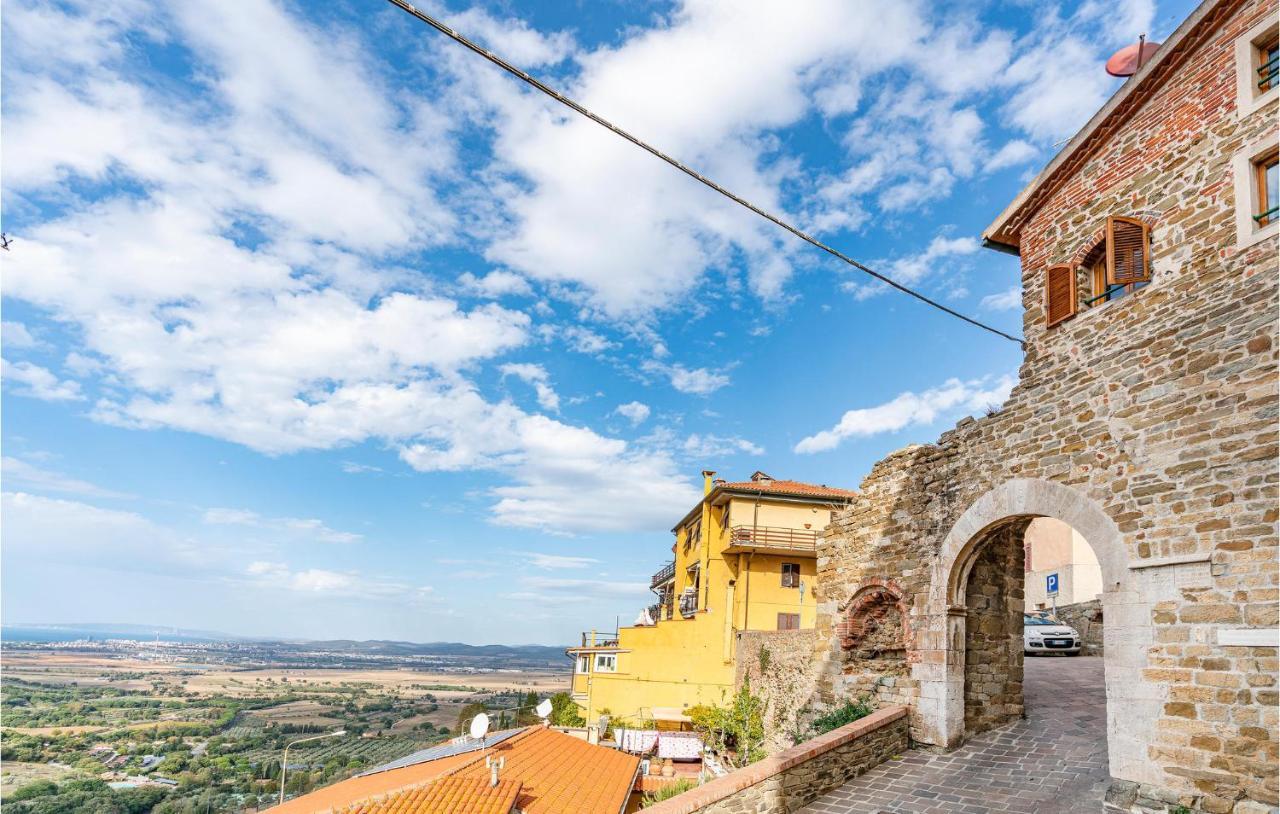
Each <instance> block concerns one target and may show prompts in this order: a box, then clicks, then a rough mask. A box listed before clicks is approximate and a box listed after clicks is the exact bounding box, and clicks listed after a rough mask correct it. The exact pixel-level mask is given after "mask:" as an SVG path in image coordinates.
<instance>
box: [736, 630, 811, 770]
mask: <svg viewBox="0 0 1280 814" xmlns="http://www.w3.org/2000/svg"><path fill="white" fill-rule="evenodd" d="M816 643H817V635H816V633H815V632H814V631H813V630H744V631H742V632H740V633H738V641H737V650H736V654H737V655H736V657H735V658H734V662H735V674H734V686H735V687H741V686H742V683H743V681H745V680H749V681H750V682H751V691H752V692H753V693H755V694H756V695H758V696H760V697H761V698H763V699H764V703H765V708H764V728H765V748H766V749H767V750H768V751H769V753H770V754H773V753H776V752H779V751H781V750H783V749H786V748H787V747H789V746H792V745H793V744H795V743H796V741H797V740H800V739H801V735H800V732H799V731H798V730H797V727H798V726H799V723H798V722H797V717H798V713H799V711H800V709H801V708H802V707H803V706H804V705H805V704H806V703H807V702H808V700H809V698H810V696H812V695H813V685H814V681H813V677H812V675H811V673H812V663H813V650H814V646H815V644H816Z"/></svg>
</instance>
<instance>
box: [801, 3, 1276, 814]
mask: <svg viewBox="0 0 1280 814" xmlns="http://www.w3.org/2000/svg"><path fill="white" fill-rule="evenodd" d="M1207 5H1208V6H1209V7H1210V9H1211V13H1210V15H1209V17H1210V18H1212V19H1210V21H1209V22H1206V23H1204V25H1205V26H1207V27H1208V30H1207V31H1204V32H1200V33H1198V34H1197V35H1196V36H1194V37H1191V38H1189V39H1188V43H1190V44H1189V45H1187V46H1186V47H1187V49H1188V52H1187V54H1186V55H1185V56H1179V57H1178V60H1180V61H1178V62H1176V64H1175V66H1174V69H1173V70H1172V71H1171V72H1169V74H1168V76H1167V78H1166V79H1165V80H1164V81H1163V82H1162V83H1161V84H1160V85H1159V87H1158V88H1156V89H1155V90H1154V91H1151V92H1150V94H1149V97H1148V98H1147V99H1146V101H1145V102H1144V103H1143V104H1142V105H1141V106H1140V107H1138V108H1137V110H1136V111H1135V112H1134V113H1132V115H1130V116H1129V117H1128V118H1127V119H1126V120H1125V121H1123V122H1122V123H1121V126H1119V127H1117V128H1116V129H1115V130H1114V131H1112V132H1111V133H1110V134H1109V135H1107V136H1106V137H1105V138H1104V140H1103V141H1102V143H1101V145H1100V146H1098V147H1097V148H1096V149H1094V152H1093V154H1092V155H1091V157H1090V158H1089V160H1088V161H1086V162H1084V163H1083V164H1082V165H1081V166H1080V167H1079V169H1077V170H1076V171H1074V172H1073V174H1072V175H1071V176H1070V177H1069V178H1067V180H1066V181H1065V182H1064V183H1063V184H1061V185H1059V186H1058V187H1057V188H1056V189H1055V190H1053V191H1052V192H1050V193H1049V194H1048V195H1047V196H1046V197H1045V199H1044V201H1043V202H1042V203H1041V204H1040V205H1039V207H1038V209H1036V210H1035V211H1034V213H1033V214H1032V215H1030V217H1029V218H1028V219H1027V221H1026V222H1025V224H1024V225H1023V226H1022V227H1021V230H1020V234H1021V247H1020V248H1021V258H1022V269H1023V287H1024V307H1025V321H1024V335H1025V337H1026V340H1027V345H1026V354H1025V358H1024V361H1023V363H1022V366H1021V369H1020V371H1019V381H1018V384H1017V385H1016V387H1015V388H1014V391H1013V393H1012V394H1011V396H1010V398H1009V400H1008V401H1007V402H1006V403H1005V404H1004V405H1003V406H1002V408H1001V409H1000V410H999V411H998V412H996V413H995V414H993V415H989V416H986V417H982V418H978V419H966V420H964V421H962V422H960V423H959V424H958V425H957V426H956V427H955V428H954V429H953V430H951V431H949V432H947V433H945V434H943V435H942V437H941V438H940V439H939V441H938V442H937V443H936V444H932V445H924V446H913V447H908V448H906V449H903V450H900V451H898V452H896V453H894V454H892V455H890V456H889V457H888V458H886V459H884V460H882V461H881V462H879V463H878V464H877V465H876V466H875V467H874V468H873V470H872V472H871V473H870V475H868V477H867V478H866V479H865V481H864V482H863V484H862V489H861V492H860V494H859V497H858V498H857V499H856V500H855V501H854V502H853V503H852V504H851V506H850V507H849V508H848V510H846V511H845V512H843V513H842V514H841V515H840V516H839V517H838V518H837V519H836V520H835V522H834V523H833V525H832V526H831V528H830V529H829V530H828V531H827V534H826V536H825V538H824V539H823V540H822V541H821V542H820V544H819V551H818V555H819V557H818V569H819V573H818V586H817V591H818V594H817V600H818V601H819V603H820V614H819V619H818V626H817V637H816V638H817V642H818V651H817V654H816V658H815V662H814V665H813V667H812V669H811V680H812V685H813V688H814V698H813V700H812V701H811V703H819V704H821V703H827V704H834V703H838V702H839V701H841V700H842V699H843V698H846V697H849V696H850V695H852V694H854V688H855V687H856V686H861V685H865V684H866V682H867V681H868V679H869V678H874V675H875V670H876V669H877V668H876V667H875V666H874V665H870V664H868V663H867V662H866V661H859V662H857V663H855V664H853V665H850V664H849V662H848V659H847V656H846V654H845V652H844V650H843V648H842V638H843V637H842V632H843V631H841V630H840V629H839V628H840V626H841V625H842V623H844V617H843V613H844V610H845V609H846V608H847V607H848V605H849V603H850V602H851V601H852V600H853V598H854V596H855V595H856V594H857V593H858V592H859V591H860V590H862V589H863V588H864V587H865V586H867V585H872V584H877V582H880V581H884V580H893V581H895V584H897V585H898V586H900V589H901V592H902V595H903V602H904V604H905V605H906V607H907V619H906V620H905V622H906V624H908V625H909V626H910V627H911V629H912V630H913V643H912V646H911V647H910V649H909V650H908V651H907V653H906V661H907V662H908V664H909V665H910V670H909V673H908V674H907V675H898V676H894V677H893V681H894V682H895V693H896V697H897V698H898V699H900V700H901V701H902V702H904V703H906V704H908V705H909V706H910V707H911V731H912V735H913V737H914V738H915V739H916V740H917V741H921V742H925V743H934V744H939V745H955V744H956V743H958V742H960V741H961V740H962V739H963V737H964V735H965V729H966V727H967V726H977V727H981V726H984V725H987V724H993V723H994V720H993V721H990V722H985V723H984V722H976V721H973V720H970V721H967V722H966V721H964V718H965V717H966V710H965V709H964V707H965V706H967V705H971V704H973V703H974V702H976V701H978V700H979V699H977V698H976V697H975V693H980V694H982V695H983V696H984V698H983V699H982V700H983V701H984V703H986V704H988V705H990V706H993V707H996V708H998V709H999V712H993V713H991V714H992V715H995V716H997V717H998V716H999V715H1003V716H1006V717H1007V716H1009V715H1012V714H1015V713H1016V710H1017V708H1018V706H1019V705H1020V704H1021V685H1020V681H1021V675H1020V670H1021V664H1022V662H1021V652H1020V648H1019V653H1018V654H1017V657H1016V658H1012V657H1010V658H1005V655H1006V654H1005V651H1004V650H1002V649H1001V647H1000V646H999V641H998V640H1000V639H1001V637H1003V638H1004V640H1005V641H1006V642H1007V641H1011V640H1012V637H1011V636H1010V635H1009V633H1010V632H1009V631H1007V630H1000V629H997V628H996V627H992V626H993V625H997V623H996V622H991V623H990V624H988V623H986V622H984V621H982V618H981V617H982V610H981V609H980V608H978V607H977V605H978V604H980V602H981V601H986V600H984V599H983V596H986V595H985V594H984V595H983V596H978V595H975V594H974V593H973V591H974V590H978V591H979V593H982V591H983V590H984V589H983V588H982V585H981V583H982V581H984V580H985V581H986V582H987V583H991V582H992V581H999V580H1000V579H1001V578H1002V577H1001V574H1002V573H1006V574H1007V573H1008V572H1007V571H1003V572H1002V570H1001V569H1013V568H1014V567H1015V566H1014V563H1013V560H1012V558H1009V559H1008V561H1006V562H1003V563H1001V562H988V561H987V559H984V558H998V557H999V556H1000V554H999V551H998V550H997V548H996V547H994V546H992V545H990V544H989V541H988V537H990V535H992V534H995V533H997V532H998V529H997V530H994V531H993V529H992V528H990V527H988V525H989V524H998V523H1007V522H1008V521H1010V520H1013V519H1017V518H1029V517H1030V516H1036V515H1047V516H1056V517H1059V519H1063V520H1065V521H1067V522H1069V523H1071V524H1072V525H1073V526H1074V527H1075V528H1076V529H1077V530H1078V531H1080V532H1081V534H1083V535H1084V536H1085V538H1086V539H1087V540H1088V541H1089V542H1090V544H1091V545H1093V546H1094V548H1095V552H1096V553H1097V554H1098V557H1099V560H1100V562H1101V563H1102V568H1103V579H1104V593H1103V596H1102V607H1103V608H1104V610H1105V618H1106V628H1105V632H1104V636H1105V639H1106V645H1105V657H1106V673H1107V692H1108V732H1109V736H1108V739H1109V754H1110V764H1111V774H1112V776H1113V777H1114V778H1116V779H1118V780H1125V781H1132V782H1135V783H1142V784H1145V785H1146V786H1148V787H1158V788H1167V789H1170V790H1173V791H1174V792H1176V793H1181V794H1193V795H1195V796H1196V799H1197V800H1199V801H1200V802H1198V803H1197V807H1202V808H1204V809H1205V810H1214V811H1226V810H1229V809H1230V807H1231V806H1232V805H1240V806H1241V810H1243V809H1244V808H1245V807H1247V806H1246V805H1245V804H1244V802H1243V801H1245V800H1253V801H1258V802H1261V803H1266V804H1270V805H1275V804H1276V802H1277V770H1276V765H1277V757H1278V749H1277V701H1278V700H1280V699H1278V696H1277V686H1276V676H1277V659H1276V655H1277V651H1276V647H1275V646H1274V644H1275V643H1274V642H1271V643H1270V646H1257V645H1254V644H1251V643H1245V642H1254V641H1256V639H1250V638H1248V635H1249V634H1241V633H1239V632H1238V631H1239V630H1240V629H1249V630H1254V631H1255V635H1256V631H1258V629H1262V630H1266V631H1270V634H1263V635H1264V636H1265V635H1270V637H1271V639H1274V638H1275V637H1276V633H1275V631H1276V628H1277V623H1278V621H1280V619H1278V615H1280V614H1278V610H1277V608H1278V605H1277V599H1278V596H1280V595H1278V593H1277V586H1278V582H1280V580H1278V571H1277V568H1278V561H1277V535H1276V528H1277V526H1276V521H1277V496H1278V491H1277V470H1276V459H1277V434H1276V426H1277V424H1276V422H1277V409H1278V406H1280V405H1278V402H1277V392H1276V381H1277V373H1278V366H1277V344H1278V341H1277V340H1278V337H1277V331H1276V317H1277V308H1278V301H1277V270H1276V251H1277V242H1276V239H1275V238H1274V237H1272V238H1269V239H1266V240H1262V241H1261V242H1257V243H1254V244H1253V245H1252V246H1249V247H1247V248H1244V249H1239V250H1238V249H1237V248H1236V245H1237V244H1236V232H1235V205H1236V202H1235V199H1234V196H1235V193H1234V189H1233V185H1232V167H1231V163H1232V157H1233V155H1235V154H1236V153H1237V152H1239V151H1240V150H1241V149H1243V148H1244V146H1245V145H1247V144H1250V143H1254V142H1257V141H1258V140H1260V139H1265V138H1266V137H1267V136H1268V133H1272V134H1273V136H1272V138H1273V140H1274V131H1275V127H1276V117H1277V109H1276V104H1275V103H1274V102H1272V103H1270V104H1268V105H1266V106H1264V107H1262V108H1261V109H1260V110H1257V111H1254V112H1252V113H1250V114H1248V115H1237V113H1236V110H1235V83H1236V76H1235V65H1234V56H1233V54H1234V44H1235V41H1236V39H1237V38H1238V37H1239V36H1241V35H1242V34H1243V33H1244V32H1246V31H1248V30H1249V29H1250V28H1251V27H1254V26H1255V25H1257V24H1258V23H1259V22H1260V21H1262V20H1264V19H1265V18H1266V17H1267V15H1270V14H1274V13H1275V10H1276V3H1275V2H1274V0H1270V1H1269V2H1235V1H1232V0H1224V2H1220V3H1216V4H1207ZM1108 215H1123V216H1131V217H1134V216H1136V217H1142V218H1143V219H1144V220H1147V221H1148V222H1150V223H1152V224H1153V226H1152V229H1151V258H1152V265H1153V277H1152V281H1151V283H1150V285H1148V286H1146V287H1144V288H1142V289H1140V290H1138V291H1136V292H1134V293H1132V294H1129V295H1127V296H1125V297H1123V298H1121V299H1118V300H1115V301H1112V302H1108V303H1105V304H1103V305H1102V306H1100V307H1094V308H1090V309H1087V310H1084V311H1082V313H1080V314H1079V315H1078V316H1076V317H1075V318H1073V319H1070V320H1068V321H1066V322H1065V323H1063V324H1061V325H1059V326H1057V327H1054V328H1046V326H1045V309H1044V302H1045V291H1044V285H1043V283H1044V277H1045V269H1046V268H1047V267H1048V266H1050V265H1051V264H1054V263H1063V262H1070V260H1071V258H1073V257H1076V256H1078V255H1079V253H1080V252H1081V251H1082V248H1087V244H1090V243H1092V242H1094V241H1096V238H1097V235H1098V233H1099V228H1100V225H1101V224H1103V223H1104V222H1105V219H1106V217H1107V216H1108ZM1081 273H1082V274H1083V272H1081ZM975 541H976V542H977V543H980V544H981V545H977V544H975ZM983 546H985V548H984V547H983ZM984 552H989V553H984ZM1017 569H1018V570H1019V571H1020V569H1021V565H1020V563H1019V564H1018V565H1017ZM957 574H959V575H960V577H957ZM1021 578H1022V576H1021V574H1020V573H1019V574H1018V576H1017V579H1018V580H1021ZM957 579H960V581H959V582H956V580H957ZM974 579H978V580H979V585H978V588H976V589H975V588H974V583H973V582H972V580H974ZM1017 584H1018V586H1019V589H1020V585H1021V582H1020V581H1019V582H1018V583H1017ZM1004 587H1005V588H1007V589H1009V590H1012V589H1013V586H1012V585H1006V586H1004ZM986 598H987V599H990V597H989V596H987V597H986ZM1019 601H1020V597H1019ZM988 604H990V603H988ZM991 609H993V610H994V607H992V608H991ZM1008 610H1009V609H1008V608H1005V609H1003V610H1002V611H1001V612H1005V611H1008ZM984 625H986V626H987V627H988V628H990V629H991V630H990V635H989V636H988V639H987V641H986V642H985V643H983V642H981V641H978V642H976V643H975V640H974V639H973V636H974V635H975V632H976V633H981V631H982V629H983V627H984ZM1237 642H1239V643H1238V644H1237ZM967 647H968V648H971V649H972V650H971V652H968V653H966V648H967ZM1006 649H1007V648H1006ZM966 661H970V662H974V663H973V664H967V663H966ZM1015 662H1016V665H1017V668H1016V670H1015V667H1014V663H1015ZM969 685H974V686H969ZM979 685H980V686H979ZM965 695H968V696H969V698H968V699H967V700H968V704H966V699H965ZM973 714H974V713H972V712H970V713H968V717H970V718H971V719H972V716H973ZM1237 801H1241V802H1239V803H1237Z"/></svg>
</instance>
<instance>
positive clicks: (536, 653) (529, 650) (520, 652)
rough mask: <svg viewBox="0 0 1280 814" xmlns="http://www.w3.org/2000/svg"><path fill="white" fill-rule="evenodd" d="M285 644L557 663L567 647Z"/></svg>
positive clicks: (345, 642) (367, 652) (342, 641)
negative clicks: (513, 658)
mask: <svg viewBox="0 0 1280 814" xmlns="http://www.w3.org/2000/svg"><path fill="white" fill-rule="evenodd" d="M281 644H292V645H295V646H301V647H309V648H316V649H318V650H327V651H332V652H335V653H352V654H364V655H383V656H464V657H473V658H474V657H484V658H512V657H515V658H522V659H538V660H548V661H556V660H562V659H564V657H565V655H564V648H563V647H549V646H546V645H540V644H520V645H506V644H463V643H461V642H425V643H419V642H396V641H386V640H381V639H375V640H372V641H355V640H352V639H331V640H324V641H312V640H301V641H298V640H293V641H284V642H281Z"/></svg>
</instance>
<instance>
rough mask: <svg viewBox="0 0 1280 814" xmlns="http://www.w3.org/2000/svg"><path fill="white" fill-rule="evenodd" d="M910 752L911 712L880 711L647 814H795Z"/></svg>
mask: <svg viewBox="0 0 1280 814" xmlns="http://www.w3.org/2000/svg"><path fill="white" fill-rule="evenodd" d="M909 747H910V740H909V738H908V736H907V708H906V707H902V706H896V707H889V708H887V709H881V710H877V711H876V712H873V713H871V714H870V715H868V716H867V717H865V718H863V719H862V720H860V721H854V722H853V723H851V724H846V725H844V726H842V727H840V728H839V729H833V730H832V731H830V732H828V733H827V734H825V735H819V736H818V737H816V738H814V739H813V740H810V741H806V742H804V743H801V744H797V745H796V746H793V747H791V748H790V749H785V750H783V751H781V752H779V753H778V754H776V755H774V756H773V757H767V758H765V759H764V760H761V761H759V762H758V763H753V764H751V765H750V766H748V767H746V768H745V769H739V770H738V771H736V772H731V773H730V774H727V775H725V776H724V777H720V778H717V779H715V780H712V781H711V782H710V783H707V784H706V785H704V786H700V787H698V788H696V789H694V790H692V791H686V792H685V793H684V794H681V795H679V796H676V797H672V798H671V799H670V800H664V801H663V802H661V803H658V804H657V805H653V806H650V807H649V808H646V809H645V814H695V812H696V813H697V814H741V812H748V811H749V812H752V813H753V814H791V813H792V812H795V811H799V810H800V809H801V808H803V807H804V806H806V805H808V804H809V803H811V802H813V801H814V800H816V799H817V798H818V797H820V796H821V795H823V794H825V793H826V792H828V791H830V790H831V789H834V788H836V787H838V786H841V785H843V784H844V782H845V781H847V780H848V779H850V778H852V777H857V776H858V775H860V774H862V773H863V772H865V771H867V770H868V769H871V768H873V767H875V766H878V765H880V764H881V763H883V762H884V761H886V760H888V759H889V758H891V757H893V756H894V755H899V754H901V753H903V752H905V751H906V750H907V749H908V748H909Z"/></svg>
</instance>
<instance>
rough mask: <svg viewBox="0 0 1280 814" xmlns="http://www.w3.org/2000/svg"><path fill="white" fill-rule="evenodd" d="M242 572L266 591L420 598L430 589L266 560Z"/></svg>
mask: <svg viewBox="0 0 1280 814" xmlns="http://www.w3.org/2000/svg"><path fill="white" fill-rule="evenodd" d="M244 574H245V576H246V577H247V578H248V580H249V581H250V583H251V584H253V585H255V586H257V587H260V588H263V589H266V590H272V591H278V590H286V591H291V592H293V593H296V594H303V595H312V596H317V597H323V598H343V599H372V600H404V599H407V598H411V597H413V596H415V595H416V596H417V597H419V598H421V597H424V596H425V595H427V594H429V593H431V592H432V589H431V588H430V587H429V586H424V587H422V588H417V589H415V588H414V587H413V586H411V585H408V584H406V583H404V582H399V581H396V580H391V579H385V578H370V577H366V576H362V575H361V574H360V573H359V572H357V571H331V570H328V569H324V568H304V569H298V570H293V569H291V568H290V567H289V565H288V564H287V563H283V562H272V561H269V560H254V561H253V562H250V563H249V564H248V565H247V566H246V567H245V569H244Z"/></svg>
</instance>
